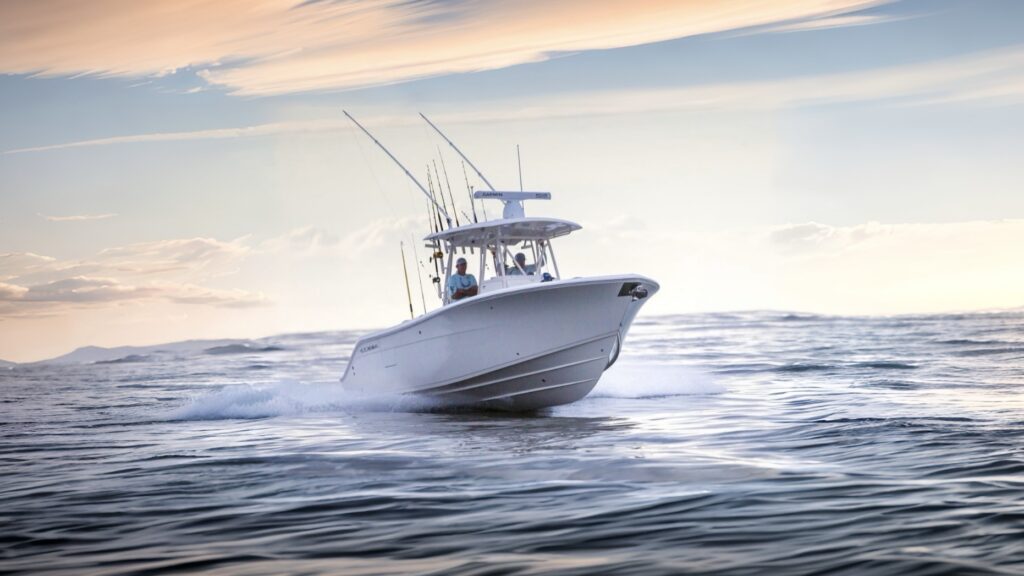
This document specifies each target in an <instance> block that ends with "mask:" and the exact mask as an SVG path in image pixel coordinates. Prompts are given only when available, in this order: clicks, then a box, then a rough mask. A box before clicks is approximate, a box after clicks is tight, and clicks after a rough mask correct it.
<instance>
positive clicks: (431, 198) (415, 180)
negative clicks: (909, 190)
mask: <svg viewBox="0 0 1024 576" xmlns="http://www.w3.org/2000/svg"><path fill="white" fill-rule="evenodd" d="M342 112H343V113H344V114H345V116H348V119H349V120H351V121H352V123H353V124H355V125H356V126H358V127H359V129H360V130H362V131H363V133H364V134H366V135H367V136H369V137H370V140H373V143H374V144H376V145H377V146H379V147H380V149H381V150H383V151H384V153H385V154H387V155H388V158H391V160H392V161H394V163H395V164H398V167H399V168H401V169H402V171H403V172H405V175H406V176H408V177H409V179H410V180H412V181H413V182H415V183H416V186H418V187H419V189H420V191H421V192H423V194H424V195H425V196H426V197H427V198H430V201H431V202H433V203H434V206H437V209H438V210H441V212H442V213H443V214H444V218H445V220H447V221H448V227H449V228H450V227H451V225H452V218H451V216H449V215H448V211H447V210H443V209H442V208H441V206H440V205H438V203H437V200H434V198H433V197H431V196H430V193H429V192H427V189H426V188H424V187H423V184H420V181H419V180H417V179H416V177H415V176H413V175H412V173H411V172H409V170H408V169H407V168H406V167H405V166H403V165H402V163H401V162H399V161H398V158H395V155H394V154H392V153H391V152H390V151H388V149H387V148H385V147H384V145H383V144H381V143H380V142H379V141H378V140H377V139H376V138H374V137H373V134H370V131H369V130H367V129H366V128H364V127H363V125H362V124H360V123H359V121H358V120H356V119H355V118H353V117H352V115H351V114H349V113H348V111H346V110H342ZM421 116H422V114H421ZM425 118H426V117H425V116H424V119H425ZM427 122H430V121H429V120H427ZM452 146H453V147H454V146H455V145H454V144H452ZM456 150H458V149H457V148H456ZM460 154H461V152H460ZM481 177H482V176H481ZM491 189H492V190H493V189H494V188H493V187H492V188H491ZM443 198H444V197H443V196H442V199H443Z"/></svg>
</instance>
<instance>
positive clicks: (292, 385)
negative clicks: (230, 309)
mask: <svg viewBox="0 0 1024 576" xmlns="http://www.w3.org/2000/svg"><path fill="white" fill-rule="evenodd" d="M438 407H439V403H438V402H437V401H435V400H432V399H431V398H426V397H420V396H410V395H403V394H376V395H369V394H357V393H353V392H350V391H345V390H343V389H342V388H341V386H340V385H338V384H337V383H334V382H322V383H313V384H307V383H302V382H279V383H275V384H265V385H252V384H239V385H232V386H227V387H225V388H221V389H220V390H217V391H215V392H210V393H207V394H202V395H199V396H195V397H193V398H191V399H189V400H188V402H187V403H185V404H184V405H182V406H179V407H177V408H175V409H173V410H171V411H170V412H169V413H168V414H167V416H166V419H167V420H171V421H175V420H178V421H188V420H233V419H255V418H273V417H278V416H301V415H307V414H331V413H351V412H422V411H427V410H431V409H436V408H438Z"/></svg>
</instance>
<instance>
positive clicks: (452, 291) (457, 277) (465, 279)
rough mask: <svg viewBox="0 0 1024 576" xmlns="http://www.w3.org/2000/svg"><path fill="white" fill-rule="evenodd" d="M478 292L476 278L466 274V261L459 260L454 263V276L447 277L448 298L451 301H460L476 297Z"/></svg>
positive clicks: (463, 259)
mask: <svg viewBox="0 0 1024 576" xmlns="http://www.w3.org/2000/svg"><path fill="white" fill-rule="evenodd" d="M478 291H479V287H478V286H477V283H476V276H473V275H472V274H467V273H466V259H465V258H459V259H458V260H457V261H456V262H455V274H452V275H451V276H450V277H448V296H450V297H451V299H452V300H462V299H463V298H466V297H468V296H476V294H477V292H478Z"/></svg>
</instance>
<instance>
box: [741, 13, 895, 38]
mask: <svg viewBox="0 0 1024 576" xmlns="http://www.w3.org/2000/svg"><path fill="white" fill-rule="evenodd" d="M903 19H904V18H901V17H895V16H887V15H880V14H842V15H839V16H831V17H826V18H811V19H808V20H800V21H797V22H785V23H782V24H773V25H769V26H765V27H761V28H756V29H754V30H752V31H750V32H741V33H739V34H737V35H747V34H765V33H771V34H782V33H788V32H809V31H811V30H830V29H833V28H849V27H851V26H867V25H869V24H884V23H886V22H897V21H899V20H903Z"/></svg>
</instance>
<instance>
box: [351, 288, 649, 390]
mask: <svg viewBox="0 0 1024 576" xmlns="http://www.w3.org/2000/svg"><path fill="white" fill-rule="evenodd" d="M631 283H639V284H641V285H642V286H644V287H645V288H646V289H647V291H648V295H653V294H654V293H655V292H656V291H657V290H658V285H657V283H655V282H654V281H652V280H650V279H648V278H644V277H642V276H634V275H623V276H606V277H599V278H578V279H573V280H563V281H557V282H550V283H543V284H533V285H530V286H523V287H517V288H510V289H507V290H500V291H495V292H491V293H484V294H482V295H480V296H476V297H473V298H468V299H466V300H463V301H461V302H458V303H455V304H452V305H449V306H446V307H444V308H441V309H438V310H434V311H432V312H431V313H429V314H426V315H424V316H421V317H420V318H417V319H415V320H410V321H408V322H405V323H403V324H401V325H399V326H396V327H394V328H391V329H388V330H385V331H382V332H378V333H375V334H371V335H369V336H366V337H364V338H362V339H361V340H360V341H359V342H357V343H356V346H355V350H354V351H353V354H352V358H351V359H350V361H349V366H348V368H346V370H345V375H344V376H343V378H342V384H343V385H344V386H345V387H346V389H351V390H356V391H362V392H369V393H420V394H427V395H430V396H434V397H437V398H439V399H442V400H444V401H445V402H446V403H449V402H450V403H451V404H458V405H463V404H481V405H483V406H487V407H494V408H505V409H510V410H533V409H538V408H543V407H546V406H554V405H558V404H565V403H568V402H573V401H575V400H579V399H580V398H582V397H584V396H586V394H587V393H589V392H590V390H591V389H592V388H593V387H594V385H595V384H597V381H598V379H599V378H600V376H601V373H602V372H603V371H604V370H605V368H607V367H608V366H609V365H610V363H611V361H614V357H615V355H616V353H617V350H618V346H620V345H621V341H622V340H623V339H624V338H625V335H626V332H627V331H628V330H629V326H630V324H631V323H632V321H633V318H634V317H635V316H636V313H637V311H638V310H639V308H640V307H641V306H642V305H643V304H644V302H645V301H646V299H634V298H632V297H631V296H630V295H628V294H626V295H620V293H622V292H623V286H624V285H628V284H631Z"/></svg>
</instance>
